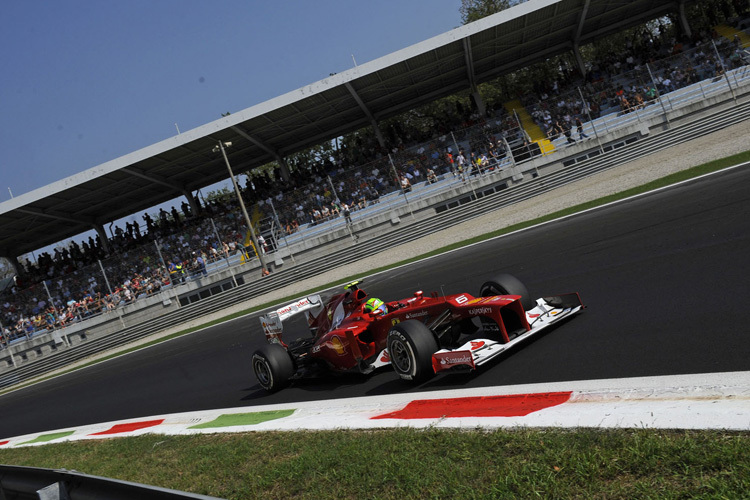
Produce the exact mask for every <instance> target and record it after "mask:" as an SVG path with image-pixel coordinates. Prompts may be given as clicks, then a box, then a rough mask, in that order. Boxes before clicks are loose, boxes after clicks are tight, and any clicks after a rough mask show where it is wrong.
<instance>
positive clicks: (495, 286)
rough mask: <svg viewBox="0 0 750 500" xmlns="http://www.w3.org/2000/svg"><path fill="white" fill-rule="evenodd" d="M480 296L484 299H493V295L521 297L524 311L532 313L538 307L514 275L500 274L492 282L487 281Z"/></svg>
mask: <svg viewBox="0 0 750 500" xmlns="http://www.w3.org/2000/svg"><path fill="white" fill-rule="evenodd" d="M479 295H480V296H482V297H491V296H493V295H520V296H521V305H522V306H523V310H524V311H530V310H531V309H534V307H536V302H535V301H534V298H533V297H532V296H531V295H529V291H528V290H527V289H526V285H524V284H523V283H522V282H521V280H519V279H518V278H516V277H515V276H513V275H512V274H499V275H497V276H495V277H494V278H492V279H491V280H487V281H485V282H484V283H483V284H482V286H481V288H480V289H479Z"/></svg>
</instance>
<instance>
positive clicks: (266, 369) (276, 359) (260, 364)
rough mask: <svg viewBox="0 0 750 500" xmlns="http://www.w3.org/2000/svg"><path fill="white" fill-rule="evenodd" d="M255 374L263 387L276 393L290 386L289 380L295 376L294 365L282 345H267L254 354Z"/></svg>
mask: <svg viewBox="0 0 750 500" xmlns="http://www.w3.org/2000/svg"><path fill="white" fill-rule="evenodd" d="M253 372H255V378H257V379H258V383H259V384H260V385H261V387H263V388H264V389H265V390H266V391H268V392H276V391H278V390H279V389H282V388H284V387H286V386H287V385H289V379H291V378H292V375H294V363H293V362H292V358H291V356H289V353H288V352H287V351H286V349H284V348H283V347H282V346H281V345H279V344H267V345H264V346H263V347H261V348H260V349H258V350H257V351H255V352H254V353H253Z"/></svg>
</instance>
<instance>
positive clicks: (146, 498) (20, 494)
mask: <svg viewBox="0 0 750 500" xmlns="http://www.w3.org/2000/svg"><path fill="white" fill-rule="evenodd" d="M0 498H3V499H5V498H39V499H41V500H100V499H102V498H108V499H110V500H131V499H133V498H138V499H141V500H191V499H192V500H217V498H218V497H210V496H206V495H198V494H195V493H186V492H183V491H177V490H170V489H167V488H158V487H156V486H148V485H145V484H139V483H131V482H128V481H119V480H116V479H109V478H106V477H99V476H90V475H87V474H82V473H80V472H76V471H69V470H65V469H40V468H36V467H21V466H14V465H0ZM218 500H221V499H218Z"/></svg>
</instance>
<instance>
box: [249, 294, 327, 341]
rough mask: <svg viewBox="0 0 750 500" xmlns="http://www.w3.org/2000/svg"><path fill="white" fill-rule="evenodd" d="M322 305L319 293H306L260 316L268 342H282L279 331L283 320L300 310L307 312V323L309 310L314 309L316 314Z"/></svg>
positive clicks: (281, 329) (281, 330)
mask: <svg viewBox="0 0 750 500" xmlns="http://www.w3.org/2000/svg"><path fill="white" fill-rule="evenodd" d="M322 307H323V302H322V301H321V300H320V295H308V296H307V297H304V298H301V299H299V300H298V301H296V302H292V303H291V304H287V305H285V306H284V307H280V308H279V309H276V310H275V311H270V312H269V313H268V314H266V315H264V316H261V317H260V324H261V326H262V327H263V333H264V334H265V335H266V339H268V341H269V342H275V343H277V344H282V343H283V342H282V341H281V333H282V332H283V331H284V327H283V322H284V321H286V320H288V319H289V318H291V317H292V316H295V315H297V314H299V313H301V312H306V313H307V319H308V323H309V321H310V317H311V314H310V311H311V310H314V311H315V313H316V314H317V313H318V312H320V310H321V309H322Z"/></svg>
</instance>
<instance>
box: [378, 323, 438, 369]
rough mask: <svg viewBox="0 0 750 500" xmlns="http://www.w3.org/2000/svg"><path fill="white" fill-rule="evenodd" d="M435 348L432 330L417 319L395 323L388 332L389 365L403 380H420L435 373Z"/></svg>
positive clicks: (436, 347) (435, 343)
mask: <svg viewBox="0 0 750 500" xmlns="http://www.w3.org/2000/svg"><path fill="white" fill-rule="evenodd" d="M437 350H438V343H437V340H436V339H435V336H434V335H433V333H432V331H430V329H429V328H427V327H426V326H425V325H424V324H423V323H421V322H419V321H416V320H409V321H404V322H402V323H397V324H396V325H394V326H393V328H391V330H390V331H389V332H388V354H389V356H390V358H391V365H392V366H393V369H394V370H395V371H396V373H398V375H399V377H401V378H402V379H403V380H408V381H410V382H422V381H424V380H427V379H428V378H430V377H432V376H433V375H435V371H434V370H433V368H432V355H433V354H435V352H436V351H437Z"/></svg>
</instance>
